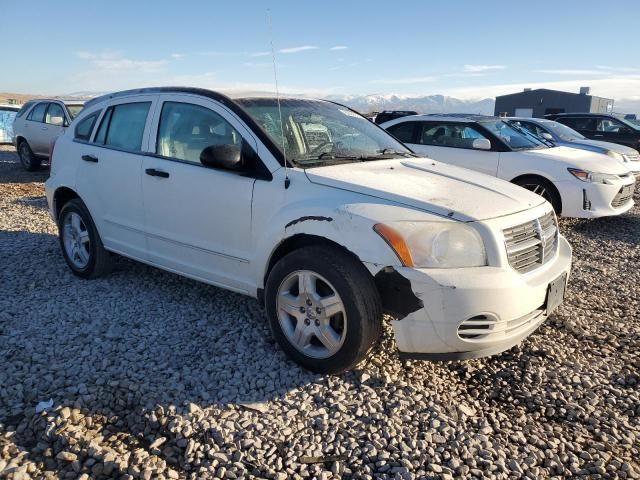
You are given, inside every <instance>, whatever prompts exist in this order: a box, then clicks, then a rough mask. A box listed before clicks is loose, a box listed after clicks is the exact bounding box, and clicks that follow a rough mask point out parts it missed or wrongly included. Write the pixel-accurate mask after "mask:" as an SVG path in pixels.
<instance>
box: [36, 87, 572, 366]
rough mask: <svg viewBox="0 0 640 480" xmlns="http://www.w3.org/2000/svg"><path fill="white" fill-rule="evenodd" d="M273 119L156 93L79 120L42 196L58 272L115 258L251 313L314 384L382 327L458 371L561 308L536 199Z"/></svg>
mask: <svg viewBox="0 0 640 480" xmlns="http://www.w3.org/2000/svg"><path fill="white" fill-rule="evenodd" d="M280 107H281V109H279V105H278V102H277V101H276V100H275V99H272V98H237V99H234V100H231V99H230V98H228V97H226V96H223V95H220V94H218V93H215V92H212V91H209V90H200V89H192V88H168V87H167V88H150V89H142V90H132V91H126V92H120V93H116V94H112V95H107V96H103V97H99V98H97V99H94V100H92V101H90V102H88V103H87V105H86V106H85V108H84V110H83V111H82V113H81V114H80V115H79V116H78V118H77V119H76V120H75V121H74V122H73V124H72V125H71V128H70V129H69V131H68V132H67V133H65V134H64V135H63V136H61V137H60V138H59V139H58V141H57V142H56V144H55V147H54V151H53V161H52V168H51V176H50V178H49V179H48V180H47V182H46V190H47V200H48V202H49V207H50V211H51V215H52V216H53V218H54V219H55V221H56V222H57V224H58V227H59V235H60V245H61V248H62V253H63V255H64V258H65V260H66V262H67V264H68V265H69V267H70V268H71V270H72V271H73V272H74V273H75V274H77V275H79V276H80V277H86V278H92V277H97V276H99V275H101V274H103V273H105V272H107V271H108V269H109V265H110V262H111V259H112V254H113V253H117V254H121V255H125V256H127V257H130V258H133V259H136V260H139V261H141V262H144V263H147V264H150V265H154V266H157V267H160V268H163V269H165V270H169V271H171V272H175V273H179V274H181V275H184V276H186V277H190V278H194V279H197V280H200V281H203V282H206V283H210V284H213V285H218V286H221V287H223V288H227V289H230V290H234V291H236V292H241V293H244V294H247V295H250V296H253V297H256V298H258V299H260V300H261V301H263V302H264V305H265V308H266V312H267V315H268V318H269V322H270V326H271V329H272V331H273V334H274V336H275V337H276V338H277V340H278V341H279V343H280V344H281V346H282V348H283V349H284V350H285V351H286V352H287V354H288V355H289V356H290V357H292V358H293V359H294V360H295V361H297V362H299V363H300V364H302V365H304V366H305V367H307V368H309V369H312V370H314V371H318V372H329V373H336V372H340V371H343V370H345V369H349V368H351V367H352V366H354V365H355V364H356V363H358V362H359V361H360V360H361V359H362V358H363V357H364V356H365V355H366V354H367V352H368V351H369V349H370V348H371V346H372V345H373V344H374V342H376V340H377V339H378V337H379V335H380V331H381V322H382V312H383V311H389V312H393V314H394V315H395V320H393V328H394V331H395V337H396V344H397V348H398V349H399V351H400V352H401V354H402V355H403V356H405V357H409V358H424V359H442V360H446V359H465V358H472V357H481V356H486V355H491V354H494V353H497V352H501V351H503V350H505V349H508V348H510V347H511V346H513V345H515V344H517V343H519V342H520V341H522V340H523V339H524V338H525V337H527V336H528V335H529V334H531V333H532V332H533V331H534V330H535V329H536V328H537V327H538V326H539V325H540V323H541V322H543V321H544V319H545V318H546V317H547V316H548V315H549V314H550V313H551V312H553V310H554V309H555V308H556V307H557V306H558V305H559V304H560V303H561V302H562V301H563V296H564V291H565V285H566V283H567V279H568V275H569V271H570V268H571V248H570V246H569V244H568V243H567V241H566V240H565V239H564V238H563V237H562V236H561V235H560V234H559V232H558V228H557V225H556V218H555V215H554V212H553V209H552V207H551V205H550V204H549V203H548V202H546V201H545V200H544V199H542V198H541V197H539V196H537V195H534V194H532V193H531V192H528V191H526V190H524V189H522V188H520V187H518V186H516V185H513V184H510V183H508V182H504V181H502V180H499V179H496V178H492V177H489V176H487V175H482V174H479V173H476V172H473V171H470V170H467V169H461V168H457V167H453V166H450V165H447V164H444V163H439V162H435V161H433V160H430V159H425V158H418V157H417V156H416V155H414V154H413V153H411V151H410V150H408V149H407V148H406V147H404V146H403V145H402V144H400V143H399V142H397V141H396V140H395V139H394V138H393V137H391V136H390V135H389V134H387V133H386V132H385V131H384V130H382V129H380V128H379V127H377V126H376V125H374V124H373V123H371V122H369V121H368V120H366V119H365V118H364V117H362V116H360V115H359V114H357V113H355V112H353V111H352V110H349V109H348V108H346V107H343V106H340V105H337V104H334V103H330V102H326V101H315V100H303V99H293V98H286V99H282V100H281V102H280ZM280 110H281V113H280ZM280 119H282V120H280ZM285 164H286V167H287V168H285Z"/></svg>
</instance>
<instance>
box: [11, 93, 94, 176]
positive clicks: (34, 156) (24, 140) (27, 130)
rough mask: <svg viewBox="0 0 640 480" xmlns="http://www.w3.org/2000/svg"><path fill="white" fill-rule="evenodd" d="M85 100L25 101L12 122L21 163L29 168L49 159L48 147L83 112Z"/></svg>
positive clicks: (38, 165)
mask: <svg viewBox="0 0 640 480" xmlns="http://www.w3.org/2000/svg"><path fill="white" fill-rule="evenodd" d="M83 106H84V101H79V100H61V99H39V100H31V101H29V102H27V103H25V104H24V106H23V107H22V108H21V109H20V111H19V112H18V114H17V115H16V119H15V120H14V122H13V135H14V145H15V146H16V150H17V151H18V155H19V157H20V163H22V166H23V167H24V168H25V169H26V170H28V171H30V172H33V171H36V170H38V169H39V168H40V164H41V163H42V161H43V160H48V159H49V147H50V146H51V144H52V143H53V142H55V140H56V139H57V138H58V137H59V136H60V135H61V134H62V133H63V132H64V130H65V129H66V128H67V127H68V126H69V124H70V123H71V121H72V120H73V118H74V117H75V116H76V115H77V114H78V113H80V110H82V107H83Z"/></svg>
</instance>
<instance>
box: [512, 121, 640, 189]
mask: <svg viewBox="0 0 640 480" xmlns="http://www.w3.org/2000/svg"><path fill="white" fill-rule="evenodd" d="M509 120H510V121H511V122H512V123H514V124H516V125H517V126H520V127H522V128H524V129H526V130H528V131H529V132H531V133H533V134H534V135H536V136H537V137H540V138H542V139H543V140H546V141H548V142H553V143H554V144H555V145H558V146H564V147H572V148H579V149H581V150H589V151H591V152H596V153H603V154H605V155H608V156H610V157H612V158H615V159H616V160H618V161H619V162H620V163H623V164H624V166H625V167H627V168H628V169H629V170H631V171H632V172H633V173H634V175H635V176H636V177H639V176H640V153H638V152H637V151H636V150H635V149H633V148H630V147H626V146H624V145H619V144H617V143H610V142H602V141H600V140H589V139H588V138H586V137H585V136H583V135H582V134H580V133H578V132H576V131H575V130H573V129H572V128H569V127H567V126H566V125H563V124H562V123H558V122H554V121H553V120H547V119H544V118H522V117H511V118H509Z"/></svg>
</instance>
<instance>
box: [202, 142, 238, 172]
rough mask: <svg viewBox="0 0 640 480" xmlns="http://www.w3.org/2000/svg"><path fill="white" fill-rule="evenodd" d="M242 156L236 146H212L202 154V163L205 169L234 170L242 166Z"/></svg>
mask: <svg viewBox="0 0 640 480" xmlns="http://www.w3.org/2000/svg"><path fill="white" fill-rule="evenodd" d="M241 160H242V154H241V151H240V148H239V147H238V146H236V145H210V146H208V147H207V148H205V149H204V150H202V153H200V163H202V165H204V166H205V167H210V168H219V169H222V170H233V169H236V168H238V167H239V166H240V162H241Z"/></svg>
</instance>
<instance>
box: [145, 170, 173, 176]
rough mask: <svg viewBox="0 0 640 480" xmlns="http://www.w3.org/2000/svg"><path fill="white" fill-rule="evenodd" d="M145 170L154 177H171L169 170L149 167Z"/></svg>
mask: <svg viewBox="0 0 640 480" xmlns="http://www.w3.org/2000/svg"><path fill="white" fill-rule="evenodd" d="M144 172H145V173H146V174H147V175H151V176H152V177H160V178H169V172H163V171H162V170H156V169H155V168H147V169H146V170H145V171H144Z"/></svg>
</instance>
